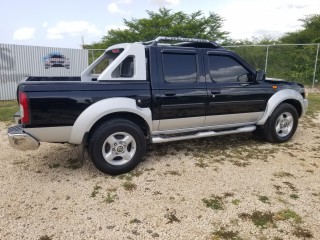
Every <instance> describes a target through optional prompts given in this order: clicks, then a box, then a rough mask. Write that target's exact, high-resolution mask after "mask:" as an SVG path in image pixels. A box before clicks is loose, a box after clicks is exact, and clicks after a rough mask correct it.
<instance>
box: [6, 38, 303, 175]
mask: <svg viewBox="0 0 320 240" xmlns="http://www.w3.org/2000/svg"><path fill="white" fill-rule="evenodd" d="M163 42H167V43H163ZM168 42H169V43H168ZM101 66H103V68H102V67H101ZM98 68H99V69H103V71H100V72H101V73H100V74H95V72H96V71H95V70H96V69H98ZM56 80H57V81H56ZM60 80H62V81H60ZM65 80H67V81H65ZM78 80H79V81H78ZM80 80H81V81H80ZM18 96H19V97H18V101H19V104H20V109H21V110H20V113H21V114H20V115H21V116H19V117H17V119H16V122H17V125H16V126H13V127H10V128H9V129H8V137H9V140H10V143H11V145H12V146H13V147H14V148H16V149H19V150H30V149H36V148H38V147H39V142H54V143H71V144H75V145H77V146H78V148H79V156H80V157H83V151H84V150H85V149H88V153H89V156H90V157H91V159H92V161H93V163H94V164H95V165H96V167H97V168H98V169H100V170H101V171H103V172H105V173H108V174H121V173H125V172H128V171H130V170H131V169H133V168H134V167H135V166H137V165H138V164H139V162H140V160H141V158H142V157H143V155H144V153H145V149H146V145H147V144H148V143H161V142H169V141H177V140H185V139H193V138H201V137H211V136H217V135H224V134H233V133H244V132H253V131H255V132H258V133H259V134H261V135H262V136H263V137H264V138H265V139H266V140H268V141H270V142H278V143H281V142H285V141H288V140H289V139H290V138H291V137H292V135H293V134H294V133H295V131H296V128H297V125H298V118H299V117H301V116H302V115H303V114H304V113H305V112H306V110H307V107H308V101H307V99H306V92H305V89H304V87H303V85H301V84H297V83H293V82H287V81H279V80H272V79H265V74H264V72H263V71H255V69H253V68H252V67H251V66H250V65H249V64H248V63H246V62H245V61H244V60H243V59H242V58H241V57H239V56H238V55H237V54H235V53H234V52H232V51H228V50H226V49H224V48H222V47H220V46H219V45H218V44H216V43H214V42H210V41H208V40H202V39H186V38H174V37H158V38H157V39H155V40H153V41H150V42H137V43H123V44H117V45H114V46H111V47H109V48H108V49H107V50H106V51H105V53H104V54H103V55H102V56H100V57H99V58H98V59H97V60H96V61H95V62H93V63H92V64H91V65H90V66H89V67H88V68H87V69H86V70H85V71H84V72H83V73H82V75H81V77H78V78H70V79H63V78H62V79H61V78H57V79H52V78H48V79H43V78H37V77H32V78H30V79H26V80H25V81H23V82H21V83H20V84H19V87H18Z"/></svg>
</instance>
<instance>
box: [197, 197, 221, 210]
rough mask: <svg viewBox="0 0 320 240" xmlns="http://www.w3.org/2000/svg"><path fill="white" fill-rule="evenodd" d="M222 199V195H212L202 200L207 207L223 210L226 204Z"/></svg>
mask: <svg viewBox="0 0 320 240" xmlns="http://www.w3.org/2000/svg"><path fill="white" fill-rule="evenodd" d="M222 200H223V199H222V197H219V196H214V195H212V196H211V198H210V199H206V198H204V199H202V202H203V203H204V204H205V205H206V207H207V208H211V209H213V210H223V209H224V204H223V201H222Z"/></svg>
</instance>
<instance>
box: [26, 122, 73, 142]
mask: <svg viewBox="0 0 320 240" xmlns="http://www.w3.org/2000/svg"><path fill="white" fill-rule="evenodd" d="M23 130H24V132H26V133H28V134H30V135H32V136H34V137H35V138H37V139H38V140H39V141H40V142H53V143H54V142H69V138H70V134H71V130H72V126H69V127H42V128H24V129H23Z"/></svg>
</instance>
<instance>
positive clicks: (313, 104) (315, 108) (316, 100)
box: [306, 93, 320, 117]
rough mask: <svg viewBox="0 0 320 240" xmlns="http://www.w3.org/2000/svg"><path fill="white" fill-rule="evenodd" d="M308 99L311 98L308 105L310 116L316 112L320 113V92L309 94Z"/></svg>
mask: <svg viewBox="0 0 320 240" xmlns="http://www.w3.org/2000/svg"><path fill="white" fill-rule="evenodd" d="M308 100H309V106H308V111H307V113H306V115H307V116H310V117H314V116H315V114H316V113H318V112H319V109H320V94H318V93H310V94H309V96H308Z"/></svg>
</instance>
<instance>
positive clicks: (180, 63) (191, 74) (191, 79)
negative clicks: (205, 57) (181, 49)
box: [162, 53, 197, 83]
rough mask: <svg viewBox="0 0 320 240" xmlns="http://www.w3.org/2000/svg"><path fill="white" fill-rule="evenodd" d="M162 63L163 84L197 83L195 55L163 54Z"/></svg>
mask: <svg viewBox="0 0 320 240" xmlns="http://www.w3.org/2000/svg"><path fill="white" fill-rule="evenodd" d="M162 63H163V73H164V80H165V82H167V83H195V82H197V61H196V55H195V54H183V53H163V55H162Z"/></svg>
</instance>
